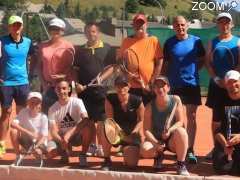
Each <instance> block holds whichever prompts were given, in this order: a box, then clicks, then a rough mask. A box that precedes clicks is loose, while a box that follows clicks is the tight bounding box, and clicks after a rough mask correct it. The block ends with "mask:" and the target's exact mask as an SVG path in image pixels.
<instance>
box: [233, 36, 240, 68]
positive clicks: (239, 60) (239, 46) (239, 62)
mask: <svg viewBox="0 0 240 180" xmlns="http://www.w3.org/2000/svg"><path fill="white" fill-rule="evenodd" d="M234 69H235V70H236V71H238V72H240V40H238V64H237V67H236V68H234Z"/></svg>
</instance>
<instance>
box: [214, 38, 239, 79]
mask: <svg viewBox="0 0 240 180" xmlns="http://www.w3.org/2000/svg"><path fill="white" fill-rule="evenodd" d="M238 41H239V38H238V37H236V36H233V37H232V39H230V40H229V41H221V40H219V38H218V37H216V38H214V39H213V40H212V53H213V69H214V71H215V72H216V75H217V76H218V77H220V78H224V76H225V74H226V72H227V71H229V70H231V69H234V68H235V67H236V66H237V64H238Z"/></svg>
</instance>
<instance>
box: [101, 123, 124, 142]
mask: <svg viewBox="0 0 240 180" xmlns="http://www.w3.org/2000/svg"><path fill="white" fill-rule="evenodd" d="M104 133H105V137H106V139H107V141H108V142H109V143H110V144H112V145H113V146H116V145H119V144H121V142H122V141H123V139H124V137H125V136H126V135H125V133H124V132H123V130H122V129H121V127H120V126H119V125H118V124H117V123H116V121H114V119H113V118H107V119H106V120H105V121H104Z"/></svg>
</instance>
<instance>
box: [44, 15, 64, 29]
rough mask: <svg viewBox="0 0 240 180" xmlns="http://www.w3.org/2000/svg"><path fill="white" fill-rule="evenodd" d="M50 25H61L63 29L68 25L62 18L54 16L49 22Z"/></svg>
mask: <svg viewBox="0 0 240 180" xmlns="http://www.w3.org/2000/svg"><path fill="white" fill-rule="evenodd" d="M48 26H49V27H50V26H56V27H59V28H61V29H63V30H64V29H65V27H66V24H65V22H64V21H63V20H62V19H59V18H53V19H51V20H50V21H49V23H48Z"/></svg>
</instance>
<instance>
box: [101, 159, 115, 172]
mask: <svg viewBox="0 0 240 180" xmlns="http://www.w3.org/2000/svg"><path fill="white" fill-rule="evenodd" d="M111 167H112V161H111V159H110V158H105V159H104V162H103V163H102V167H101V169H102V170H103V171H109V170H110V169H111Z"/></svg>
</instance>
